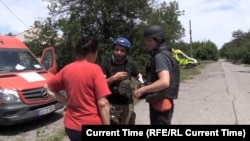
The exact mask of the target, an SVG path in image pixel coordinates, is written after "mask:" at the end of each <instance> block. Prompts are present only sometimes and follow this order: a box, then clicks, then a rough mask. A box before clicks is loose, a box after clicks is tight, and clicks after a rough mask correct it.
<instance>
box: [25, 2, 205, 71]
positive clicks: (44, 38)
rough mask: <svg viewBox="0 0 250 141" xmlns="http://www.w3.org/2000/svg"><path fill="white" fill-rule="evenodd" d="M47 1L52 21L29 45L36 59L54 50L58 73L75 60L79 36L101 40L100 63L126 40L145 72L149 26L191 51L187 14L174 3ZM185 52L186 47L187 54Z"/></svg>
mask: <svg viewBox="0 0 250 141" xmlns="http://www.w3.org/2000/svg"><path fill="white" fill-rule="evenodd" d="M45 1H47V2H49V4H50V5H49V6H48V9H49V11H50V12H49V14H50V17H48V19H47V20H46V21H45V23H43V24H42V26H41V28H40V30H41V31H40V32H39V33H36V35H37V37H33V39H32V40H29V41H28V42H26V43H27V44H28V45H29V47H30V48H31V49H32V51H34V52H35V53H36V54H37V55H39V54H40V53H41V51H42V49H43V48H44V47H46V46H54V47H55V48H56V52H57V57H58V58H57V59H58V60H57V62H58V63H59V69H60V68H62V67H63V66H65V65H66V64H68V63H69V62H71V61H73V60H74V47H75V44H76V41H77V40H78V39H79V37H80V36H90V37H94V38H97V39H98V41H99V55H98V60H97V63H100V62H101V60H102V59H103V58H104V57H106V56H108V55H109V54H110V53H111V47H112V43H113V41H114V39H115V38H117V37H119V36H123V37H126V38H128V39H129V40H130V41H131V44H132V48H131V52H130V55H129V58H130V59H131V60H133V61H134V63H135V64H136V65H137V66H138V67H139V68H140V71H142V72H143V70H144V65H145V62H146V59H147V56H148V53H147V50H146V48H145V47H144V44H143V36H142V35H143V31H144V28H145V26H146V25H148V24H159V25H161V26H162V27H163V28H164V30H165V33H166V37H167V44H168V45H169V46H172V47H178V46H179V45H183V46H186V48H188V47H189V45H188V44H186V43H184V42H182V41H181V38H182V37H183V36H184V32H185V29H184V28H183V26H182V25H181V23H180V21H179V20H178V18H179V17H180V16H183V15H184V11H183V10H179V5H178V3H177V2H175V1H173V2H169V3H166V2H161V3H159V1H156V0H137V1H131V0H123V1H112V0H105V1H103V0H45ZM55 33H57V34H58V33H61V36H60V38H58V37H57V36H55ZM27 38H29V37H27ZM179 43H180V44H179ZM181 43H182V44H181ZM194 46H195V45H194ZM197 46H198V45H197ZM186 48H185V47H183V49H185V50H188V49H186ZM193 48H198V47H193ZM194 54H196V49H194ZM208 58H209V57H208Z"/></svg>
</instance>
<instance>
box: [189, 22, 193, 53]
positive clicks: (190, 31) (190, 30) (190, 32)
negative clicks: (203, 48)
mask: <svg viewBox="0 0 250 141" xmlns="http://www.w3.org/2000/svg"><path fill="white" fill-rule="evenodd" d="M189 34H190V50H191V51H190V53H191V57H193V51H192V29H191V20H189Z"/></svg>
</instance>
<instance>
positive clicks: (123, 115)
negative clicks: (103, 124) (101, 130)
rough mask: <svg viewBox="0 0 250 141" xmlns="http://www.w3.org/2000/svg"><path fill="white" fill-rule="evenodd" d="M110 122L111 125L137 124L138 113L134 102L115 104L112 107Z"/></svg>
mask: <svg viewBox="0 0 250 141" xmlns="http://www.w3.org/2000/svg"><path fill="white" fill-rule="evenodd" d="M110 109H111V111H110V124H111V125H135V117H136V114H135V112H134V104H129V105H113V104H111V107H110Z"/></svg>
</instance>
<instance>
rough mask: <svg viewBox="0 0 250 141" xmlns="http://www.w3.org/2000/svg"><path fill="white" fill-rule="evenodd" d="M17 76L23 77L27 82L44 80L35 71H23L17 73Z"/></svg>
mask: <svg viewBox="0 0 250 141" xmlns="http://www.w3.org/2000/svg"><path fill="white" fill-rule="evenodd" d="M18 75H19V76H21V77H22V78H24V79H25V80H26V81H28V82H35V81H44V80H45V78H44V77H43V76H41V75H40V74H38V73H36V72H23V73H19V74H18Z"/></svg>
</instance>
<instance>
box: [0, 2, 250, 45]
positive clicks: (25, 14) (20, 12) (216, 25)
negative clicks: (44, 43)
mask: <svg viewBox="0 0 250 141" xmlns="http://www.w3.org/2000/svg"><path fill="white" fill-rule="evenodd" d="M161 1H162V0H161ZM170 1H171V0H166V2H167V3H168V2H170ZM176 1H177V2H178V3H179V9H180V10H184V11H185V15H184V16H181V17H180V18H179V20H180V21H181V23H182V25H183V26H184V28H185V30H186V33H185V34H186V36H185V37H184V38H183V40H184V41H185V42H187V43H189V42H190V35H189V29H190V28H189V20H190V21H191V29H192V41H193V42H195V41H207V40H210V41H212V42H214V43H215V44H216V45H217V47H218V48H220V47H221V46H222V45H223V44H224V43H226V42H229V41H230V40H231V39H232V32H233V31H236V30H238V29H240V30H242V31H243V32H248V31H249V29H250V18H249V15H250V8H249V7H250V0H176ZM47 14H48V10H47V8H46V3H44V2H43V1H42V0H0V17H1V18H0V34H6V33H9V32H12V33H14V34H18V33H20V32H23V31H25V30H27V29H28V28H30V27H31V26H33V24H34V21H35V20H43V19H45V18H46V16H47Z"/></svg>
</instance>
